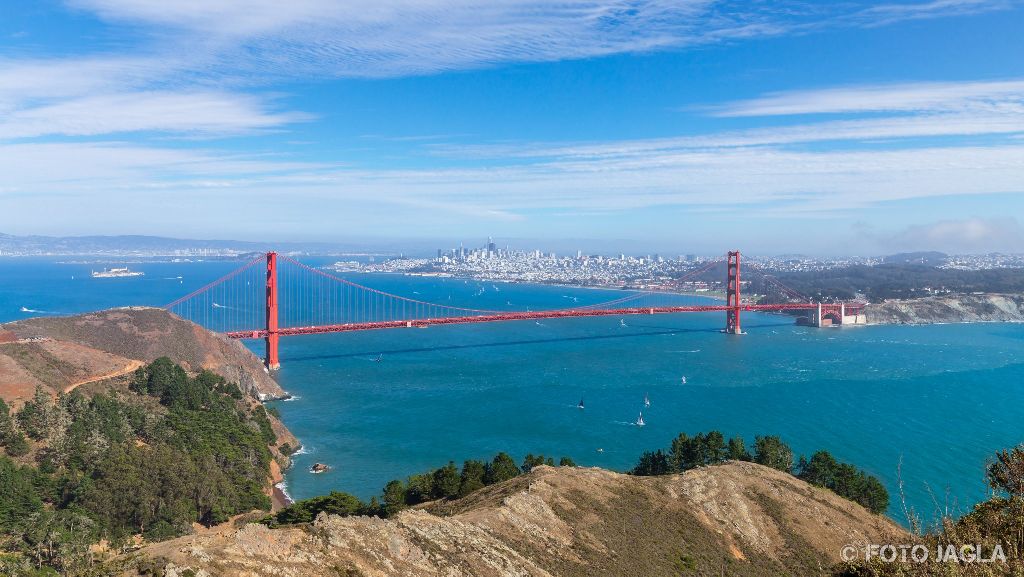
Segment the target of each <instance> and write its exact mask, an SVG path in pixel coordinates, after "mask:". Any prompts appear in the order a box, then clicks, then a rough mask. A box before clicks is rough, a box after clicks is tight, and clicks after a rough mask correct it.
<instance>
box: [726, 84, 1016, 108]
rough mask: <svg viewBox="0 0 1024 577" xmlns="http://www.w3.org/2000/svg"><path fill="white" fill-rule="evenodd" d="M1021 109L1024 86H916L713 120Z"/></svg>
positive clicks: (799, 96)
mask: <svg viewBox="0 0 1024 577" xmlns="http://www.w3.org/2000/svg"><path fill="white" fill-rule="evenodd" d="M1022 107H1024V80H1005V81H989V82H918V83H910V84H889V85H885V84H883V85H871V86H850V87H843V88H828V89H824V90H807V91H794V92H781V93H775V94H769V95H767V96H763V97H761V98H755V99H752V100H743V101H738V102H731V103H726V104H723V105H721V106H716V107H714V108H712V109H711V110H712V111H713V113H714V114H715V115H717V116H724V117H730V116H781V115H798V114H839V113H844V114H848V113H865V112H955V111H965V110H972V111H983V112H984V111H990V112H998V111H999V110H1000V109H1003V108H1011V109H1013V110H1015V111H1017V112H1019V111H1021V110H1022Z"/></svg>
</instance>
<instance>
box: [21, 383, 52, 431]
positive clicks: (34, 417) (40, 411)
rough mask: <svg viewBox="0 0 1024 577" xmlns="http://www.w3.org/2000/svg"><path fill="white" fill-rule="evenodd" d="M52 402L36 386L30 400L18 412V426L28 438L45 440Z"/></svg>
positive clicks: (40, 388)
mask: <svg viewBox="0 0 1024 577" xmlns="http://www.w3.org/2000/svg"><path fill="white" fill-rule="evenodd" d="M52 405H53V402H52V401H51V399H50V396H49V395H47V394H46V393H45V392H44V391H43V388H42V387H40V386H36V391H35V393H34V394H33V395H32V399H31V400H29V401H26V402H25V404H24V405H23V406H22V407H21V410H20V411H18V424H19V425H21V429H22V430H23V431H25V434H27V435H28V436H29V437H31V438H33V439H35V440H37V441H40V440H43V439H45V438H46V435H47V433H48V432H49V426H48V425H49V420H50V412H51V410H52Z"/></svg>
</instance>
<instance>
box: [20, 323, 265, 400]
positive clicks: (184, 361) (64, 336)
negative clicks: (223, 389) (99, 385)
mask: <svg viewBox="0 0 1024 577" xmlns="http://www.w3.org/2000/svg"><path fill="white" fill-rule="evenodd" d="M0 331H10V332H11V333H14V335H15V336H16V337H17V338H18V339H31V338H48V339H52V340H54V341H57V343H49V344H46V343H29V344H19V343H5V344H0V355H5V356H7V357H12V356H13V357H14V358H15V360H16V361H17V364H19V365H21V366H22V367H23V368H24V369H25V370H26V371H27V372H28V374H29V375H31V376H32V377H34V378H35V379H36V380H40V381H43V382H44V383H45V384H47V385H49V386H51V387H54V388H56V387H57V386H58V385H59V387H60V388H63V387H65V386H67V385H68V384H71V382H73V381H74V380H76V379H77V380H84V379H87V378H89V377H90V376H92V377H96V376H101V375H103V374H106V373H110V372H113V371H116V370H117V369H118V368H123V367H125V366H126V362H127V361H128V360H139V361H144V362H150V361H153V360H154V359H156V358H158V357H164V356H166V357H170V358H171V359H172V360H173V361H174V362H176V363H178V364H180V365H182V366H183V367H185V368H186V370H189V371H192V372H196V371H199V370H201V369H209V370H211V371H213V372H215V373H217V374H220V375H222V376H224V377H225V378H226V379H228V380H229V381H234V382H237V383H238V384H239V386H241V387H242V389H243V390H246V391H249V392H250V393H254V394H259V395H261V396H263V397H279V396H282V395H284V394H285V393H284V391H283V390H282V389H281V387H280V386H279V385H278V384H277V383H276V382H275V381H274V379H272V378H271V377H270V375H269V374H267V372H266V371H265V370H264V369H263V365H262V363H261V362H260V360H259V359H258V358H257V357H256V356H254V355H253V354H252V353H251V352H250V351H249V350H248V349H246V348H245V347H244V346H243V345H242V344H241V343H239V342H238V341H235V340H232V339H228V338H227V337H224V336H222V335H219V334H216V333H213V332H210V331H207V330H205V329H203V328H202V327H200V326H198V325H196V324H194V323H191V322H188V321H186V320H183V319H181V318H179V317H177V316H175V315H173V314H171V313H169V312H167V311H165V310H163V309H157V308H141V307H131V308H120V309H111V310H106V311H100V312H96V313H89V314H84V315H76V316H69V317H45V318H34V319H27V320H24V321H18V322H13V323H8V324H6V325H3V326H2V327H0ZM29 345H32V347H29ZM44 345H45V346H44ZM19 347H21V348H26V347H29V348H33V347H34V348H35V349H42V350H31V351H30V353H31V354H26V353H20V352H19V351H18V348H19ZM90 349H91V351H92V352H91V353H90V352H89V350H90ZM19 355H20V356H19ZM26 361H27V362H26ZM4 363H5V361H3V360H2V359H0V368H2V367H4V366H5V364H4ZM7 364H9V363H7ZM68 372H70V374H65V373H68ZM18 379H21V380H22V381H25V382H26V383H28V380H25V379H24V377H23V376H18V377H7V376H6V375H5V374H4V373H0V387H4V386H5V383H6V386H7V387H8V388H11V389H14V388H17V390H19V391H21V390H23V389H24V388H25V386H20V387H15V385H16V384H17V382H20V381H18ZM12 380H13V381H16V382H14V383H11V382H9V381H12ZM26 386H28V388H29V390H30V391H31V389H32V388H34V386H35V385H34V383H32V384H27V385H26ZM0 394H2V395H3V396H4V398H7V396H8V395H7V393H5V391H4V389H2V388H0Z"/></svg>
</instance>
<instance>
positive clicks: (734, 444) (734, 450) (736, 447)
mask: <svg viewBox="0 0 1024 577" xmlns="http://www.w3.org/2000/svg"><path fill="white" fill-rule="evenodd" d="M726 458H727V459H730V460H732V461H749V460H750V453H748V452H747V447H746V445H745V444H744V442H743V437H733V438H731V439H729V446H728V448H727V449H726Z"/></svg>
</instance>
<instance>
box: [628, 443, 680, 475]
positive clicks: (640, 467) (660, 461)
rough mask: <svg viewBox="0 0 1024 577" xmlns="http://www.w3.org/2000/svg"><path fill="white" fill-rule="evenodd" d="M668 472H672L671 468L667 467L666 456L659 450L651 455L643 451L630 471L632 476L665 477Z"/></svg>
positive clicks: (649, 452) (667, 460)
mask: <svg viewBox="0 0 1024 577" xmlns="http://www.w3.org/2000/svg"><path fill="white" fill-rule="evenodd" d="M670 472H672V468H671V467H670V466H669V459H668V456H667V455H665V453H664V452H663V451H662V450H661V449H658V450H657V451H654V452H653V453H652V452H651V451H644V453H643V454H642V455H640V460H639V462H637V464H636V466H635V467H633V470H632V471H631V473H632V474H633V475H642V476H653V475H667V474H668V473H670Z"/></svg>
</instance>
